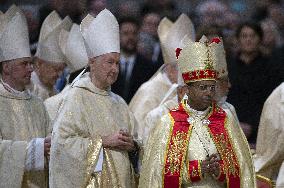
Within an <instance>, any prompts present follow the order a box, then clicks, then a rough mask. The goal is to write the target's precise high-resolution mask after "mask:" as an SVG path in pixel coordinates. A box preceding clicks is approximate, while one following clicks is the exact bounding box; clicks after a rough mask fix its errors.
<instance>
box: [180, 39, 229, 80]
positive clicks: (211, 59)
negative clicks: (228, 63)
mask: <svg viewBox="0 0 284 188" xmlns="http://www.w3.org/2000/svg"><path fill="white" fill-rule="evenodd" d="M176 53H177V58H178V65H179V68H180V70H181V72H182V77H183V79H184V82H185V83H189V82H195V81H201V80H216V79H217V76H218V74H219V70H218V69H219V67H222V66H220V65H219V66H218V65H217V64H218V63H219V62H220V61H221V60H223V58H224V47H223V43H222V41H221V39H219V38H214V39H213V40H212V41H211V42H209V41H208V39H207V38H206V37H205V36H203V37H202V38H201V39H200V40H199V42H193V41H191V40H187V41H186V43H185V46H184V48H183V49H180V48H177V50H176Z"/></svg>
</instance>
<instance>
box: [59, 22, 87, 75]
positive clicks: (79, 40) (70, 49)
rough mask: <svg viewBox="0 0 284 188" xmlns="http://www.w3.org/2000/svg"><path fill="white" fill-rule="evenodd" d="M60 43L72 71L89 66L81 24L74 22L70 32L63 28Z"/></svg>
mask: <svg viewBox="0 0 284 188" xmlns="http://www.w3.org/2000/svg"><path fill="white" fill-rule="evenodd" d="M59 44H60V47H61V48H62V51H63V53H64V54H65V57H66V59H67V62H66V63H67V66H68V68H69V69H70V72H71V73H72V72H75V71H78V70H80V69H82V68H84V67H86V66H87V64H88V56H87V52H86V48H85V45H84V40H83V37H82V34H81V32H80V27H79V25H77V24H73V26H72V28H71V30H70V32H68V31H65V30H62V31H61V33H60V40H59Z"/></svg>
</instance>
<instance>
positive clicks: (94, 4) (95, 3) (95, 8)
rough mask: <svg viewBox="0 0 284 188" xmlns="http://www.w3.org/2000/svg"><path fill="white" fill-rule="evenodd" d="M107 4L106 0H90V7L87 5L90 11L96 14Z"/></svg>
mask: <svg viewBox="0 0 284 188" xmlns="http://www.w3.org/2000/svg"><path fill="white" fill-rule="evenodd" d="M106 6H107V2H106V0H92V1H91V2H90V7H88V8H89V9H90V12H91V13H93V14H95V15H96V14H98V13H99V12H101V11H102V10H103V9H105V8H106Z"/></svg>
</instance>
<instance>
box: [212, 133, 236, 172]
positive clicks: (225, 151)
mask: <svg viewBox="0 0 284 188" xmlns="http://www.w3.org/2000/svg"><path fill="white" fill-rule="evenodd" d="M215 139H216V145H217V148H218V150H219V151H220V153H221V155H222V158H223V159H225V160H224V169H225V171H226V172H227V173H228V174H232V175H234V176H235V177H236V176H239V170H238V169H237V168H236V167H237V166H238V163H237V160H236V159H235V156H234V151H233V149H232V146H231V145H230V143H229V141H228V139H226V138H225V135H224V134H223V133H221V134H220V135H216V136H215Z"/></svg>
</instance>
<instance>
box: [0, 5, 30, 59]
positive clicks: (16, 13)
mask: <svg viewBox="0 0 284 188" xmlns="http://www.w3.org/2000/svg"><path fill="white" fill-rule="evenodd" d="M15 7H16V6H12V9H11V8H10V9H9V10H8V11H7V15H6V13H5V15H2V16H1V17H2V18H3V22H1V24H0V27H1V29H0V62H2V61H8V60H13V59H18V58H24V57H31V52H30V45H29V33H28V25H27V21H26V18H25V16H24V14H23V12H22V11H21V10H20V9H19V8H17V7H16V8H15Z"/></svg>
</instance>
